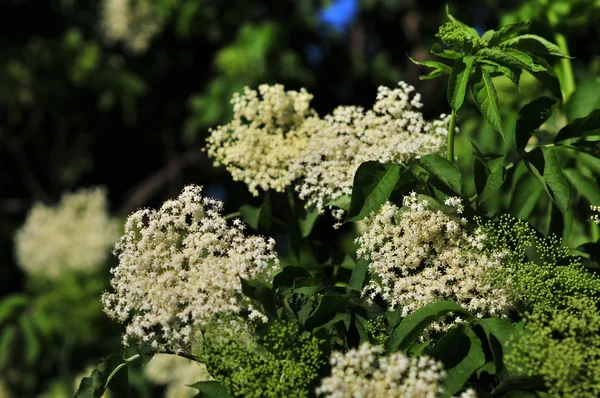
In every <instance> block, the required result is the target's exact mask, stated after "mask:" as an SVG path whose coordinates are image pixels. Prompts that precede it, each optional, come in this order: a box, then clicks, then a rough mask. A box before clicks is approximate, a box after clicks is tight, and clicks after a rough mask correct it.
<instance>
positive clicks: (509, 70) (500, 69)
mask: <svg viewBox="0 0 600 398" xmlns="http://www.w3.org/2000/svg"><path fill="white" fill-rule="evenodd" d="M478 62H479V63H480V64H485V67H486V68H487V70H488V72H490V73H491V72H496V73H502V74H503V75H504V76H506V77H508V78H509V79H510V81H511V82H513V84H514V85H515V86H517V88H518V87H519V80H520V78H521V69H519V68H517V67H514V66H505V65H501V64H499V63H498V62H496V61H492V60H490V59H486V58H480V59H478Z"/></svg>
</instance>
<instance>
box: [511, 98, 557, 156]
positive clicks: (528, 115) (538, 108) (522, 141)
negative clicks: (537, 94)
mask: <svg viewBox="0 0 600 398" xmlns="http://www.w3.org/2000/svg"><path fill="white" fill-rule="evenodd" d="M554 104H556V100H555V99H552V98H548V97H541V98H537V99H534V100H533V101H531V102H530V103H528V104H527V105H525V106H524V107H523V108H521V110H520V111H519V119H518V120H517V127H516V129H515V142H516V144H517V148H525V146H526V145H527V142H528V141H529V138H530V137H531V136H532V135H533V133H534V132H535V131H536V130H537V129H538V128H539V127H540V126H541V125H542V124H543V123H544V122H545V121H546V120H548V118H549V117H550V115H551V114H552V110H553V109H552V107H553V106H554Z"/></svg>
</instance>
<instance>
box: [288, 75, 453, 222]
mask: <svg viewBox="0 0 600 398" xmlns="http://www.w3.org/2000/svg"><path fill="white" fill-rule="evenodd" d="M412 91H414V87H412V86H409V85H408V84H406V83H404V82H400V83H399V87H398V88H396V89H393V90H391V89H389V88H387V87H379V90H378V94H377V101H376V103H375V105H374V106H373V110H369V111H364V110H363V109H362V108H360V107H354V106H341V107H338V108H336V109H335V110H334V111H333V114H332V115H328V116H326V117H325V121H326V127H325V128H323V129H322V130H320V131H319V132H318V134H314V135H313V136H312V138H311V140H310V141H309V143H308V145H307V147H306V149H305V150H304V151H303V152H302V154H301V155H300V156H299V157H298V158H296V161H295V162H294V164H293V165H292V167H291V170H292V171H293V172H297V173H298V174H300V173H301V172H303V175H302V178H301V181H300V183H299V184H298V185H297V186H296V190H297V191H298V193H299V196H300V198H301V199H306V200H307V206H312V205H314V206H315V207H316V208H317V209H318V210H319V211H321V212H323V211H324V210H325V207H326V206H327V204H328V202H331V201H333V200H336V199H338V198H339V197H341V196H345V195H347V196H350V195H351V194H352V183H353V180H354V174H355V173H356V170H357V169H358V166H360V164H361V163H363V162H366V161H369V160H376V161H379V162H382V163H386V162H395V163H404V162H407V161H408V160H410V159H412V158H416V157H419V156H420V155H424V154H427V153H440V152H441V151H443V149H444V147H445V137H446V135H447V129H446V127H445V126H446V125H447V120H446V117H445V116H444V115H442V117H441V119H440V120H436V121H433V122H427V121H425V120H424V119H423V114H421V113H420V112H418V111H416V109H417V108H420V107H421V106H422V104H421V103H420V102H419V99H420V96H419V94H416V95H415V96H414V97H413V98H412V99H411V98H410V94H411V92H412ZM336 214H337V215H339V216H341V215H343V213H339V212H337V213H334V215H336Z"/></svg>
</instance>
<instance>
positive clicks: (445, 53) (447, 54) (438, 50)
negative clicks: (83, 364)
mask: <svg viewBox="0 0 600 398" xmlns="http://www.w3.org/2000/svg"><path fill="white" fill-rule="evenodd" d="M430 52H431V53H432V54H433V55H436V56H438V57H440V58H445V59H458V58H461V57H462V56H463V55H462V54H459V53H457V52H456V51H454V50H448V49H444V48H442V46H441V45H440V43H433V46H431V50H430ZM446 66H447V65H446ZM451 70H452V68H450V67H448V69H447V70H446V72H447V73H449V72H450V71H451Z"/></svg>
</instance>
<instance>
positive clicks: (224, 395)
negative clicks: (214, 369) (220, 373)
mask: <svg viewBox="0 0 600 398" xmlns="http://www.w3.org/2000/svg"><path fill="white" fill-rule="evenodd" d="M189 387H192V388H195V389H196V390H198V394H196V395H194V397H198V398H233V395H231V394H229V391H227V388H225V386H224V385H223V384H221V382H220V381H218V380H208V381H201V382H198V383H195V384H190V385H189Z"/></svg>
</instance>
